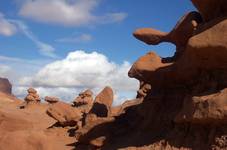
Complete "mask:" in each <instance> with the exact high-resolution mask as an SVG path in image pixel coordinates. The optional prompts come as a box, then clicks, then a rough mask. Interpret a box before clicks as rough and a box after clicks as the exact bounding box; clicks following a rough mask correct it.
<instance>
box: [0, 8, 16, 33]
mask: <svg viewBox="0 0 227 150" xmlns="http://www.w3.org/2000/svg"><path fill="white" fill-rule="evenodd" d="M16 31H17V29H16V27H15V25H13V24H12V23H10V22H9V21H8V20H7V19H5V17H4V15H3V14H2V13H1V12H0V35H4V36H11V35H13V34H15V33H16Z"/></svg>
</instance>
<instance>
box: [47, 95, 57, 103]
mask: <svg viewBox="0 0 227 150" xmlns="http://www.w3.org/2000/svg"><path fill="white" fill-rule="evenodd" d="M45 101H46V102H48V103H50V104H53V103H57V102H59V101H60V99H59V98H57V97H53V96H46V97H45Z"/></svg>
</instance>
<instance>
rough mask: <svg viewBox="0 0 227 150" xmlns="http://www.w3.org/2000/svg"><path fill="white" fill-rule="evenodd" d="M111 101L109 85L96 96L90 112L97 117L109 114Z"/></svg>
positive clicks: (111, 91) (111, 92) (111, 94)
mask: <svg viewBox="0 0 227 150" xmlns="http://www.w3.org/2000/svg"><path fill="white" fill-rule="evenodd" d="M112 103H113V90H112V88H111V87H108V86H107V87H105V88H104V89H103V90H102V91H101V92H100V93H99V94H98V95H97V96H96V97H95V101H94V104H93V107H92V109H91V111H90V113H94V114H96V115H97V116H98V117H107V116H109V115H110V113H111V111H110V109H111V106H112Z"/></svg>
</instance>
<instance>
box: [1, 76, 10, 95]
mask: <svg viewBox="0 0 227 150" xmlns="http://www.w3.org/2000/svg"><path fill="white" fill-rule="evenodd" d="M0 92H2V93H5V94H9V95H11V94H12V84H11V83H10V82H9V80H8V79H6V78H0Z"/></svg>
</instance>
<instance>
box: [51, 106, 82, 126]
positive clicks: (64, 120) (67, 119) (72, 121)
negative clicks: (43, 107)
mask: <svg viewBox="0 0 227 150" xmlns="http://www.w3.org/2000/svg"><path fill="white" fill-rule="evenodd" d="M47 114H48V115H49V116H50V117H53V118H54V119H55V120H56V121H57V122H58V123H59V124H60V125H62V126H75V125H77V123H78V122H79V121H80V119H81V118H82V113H81V112H80V110H78V109H76V108H74V107H72V106H71V105H70V104H67V103H64V102H57V103H54V104H53V105H51V106H50V107H49V108H48V109H47Z"/></svg>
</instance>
